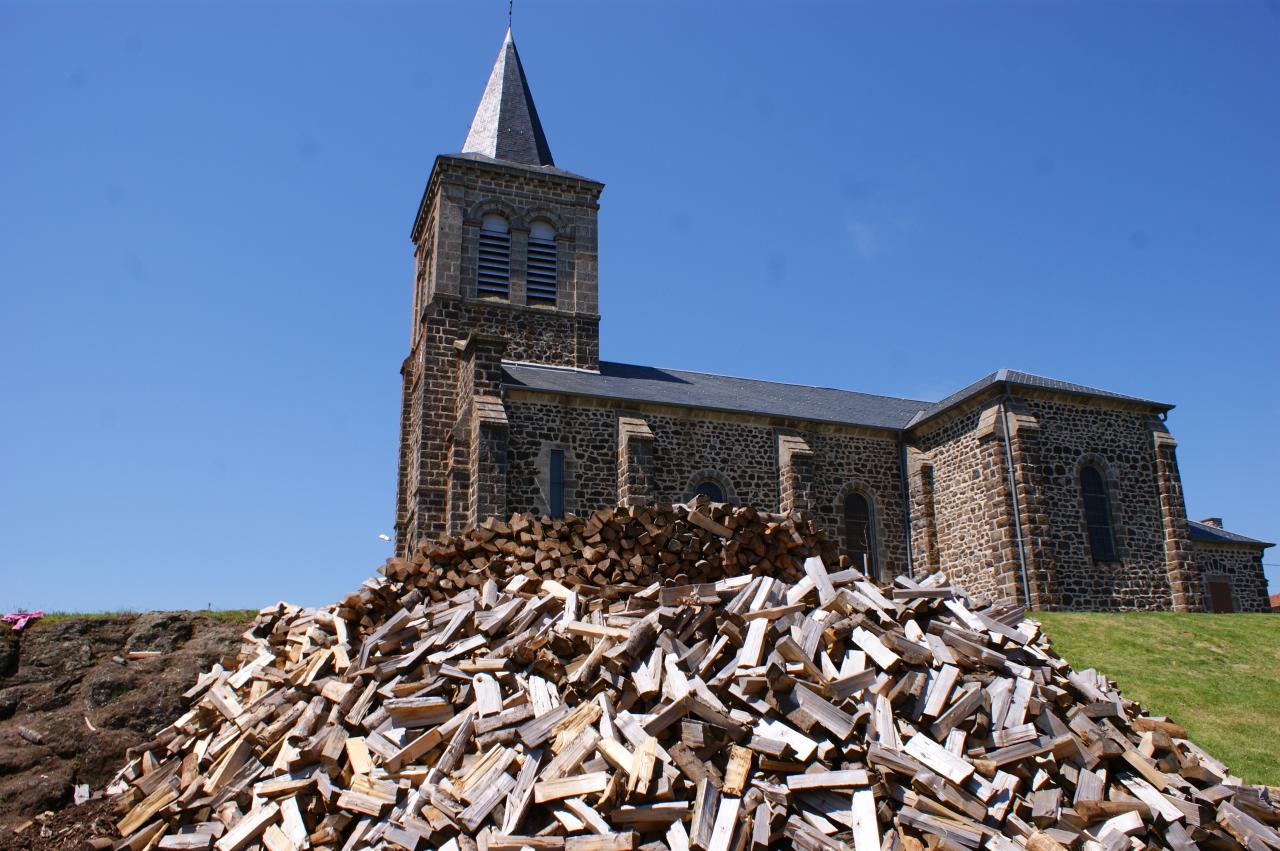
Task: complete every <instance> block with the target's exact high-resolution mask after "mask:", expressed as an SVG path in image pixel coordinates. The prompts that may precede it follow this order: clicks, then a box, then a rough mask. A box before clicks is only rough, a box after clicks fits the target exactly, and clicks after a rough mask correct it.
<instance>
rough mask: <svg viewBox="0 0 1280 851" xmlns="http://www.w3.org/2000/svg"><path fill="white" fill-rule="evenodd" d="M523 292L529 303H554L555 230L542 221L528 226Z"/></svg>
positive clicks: (551, 304)
mask: <svg viewBox="0 0 1280 851" xmlns="http://www.w3.org/2000/svg"><path fill="white" fill-rule="evenodd" d="M525 270H526V277H525V294H526V300H527V301H528V303H529V304H545V305H550V306H551V307H555V305H556V278H557V276H558V268H557V266H556V232H555V228H553V227H551V225H549V224H547V223H546V222H543V221H536V222H534V223H533V225H532V226H530V228H529V256H528V262H527V264H526V267H525Z"/></svg>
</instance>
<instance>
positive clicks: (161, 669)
mask: <svg viewBox="0 0 1280 851" xmlns="http://www.w3.org/2000/svg"><path fill="white" fill-rule="evenodd" d="M247 628H248V623H247V622H245V623H237V622H227V621H225V620H217V619H214V618H210V617H207V616H205V615H202V614H200V613H198V612H146V613H144V614H139V615H120V616H108V617H87V618H70V619H63V620H56V621H49V622H39V621H38V622H36V623H34V624H32V625H31V626H28V627H27V629H26V630H24V631H23V632H22V633H18V634H14V633H11V632H9V631H8V630H7V629H5V630H0V848H5V849H7V848H31V849H36V848H39V849H46V848H77V847H81V845H82V843H83V841H84V840H87V839H89V838H91V837H93V836H102V835H103V833H101V832H99V831H101V830H102V829H103V828H104V827H109V826H110V823H111V821H112V820H113V819H112V818H111V816H112V815H113V814H112V813H111V811H110V808H109V804H108V803H106V802H100V801H95V802H91V803H89V804H86V805H84V806H81V807H72V806H69V805H70V804H71V803H72V797H73V789H74V787H75V786H76V785H79V784H85V785H88V786H89V787H90V789H91V790H93V792H95V793H98V792H101V790H102V789H103V787H104V786H105V785H106V784H107V783H108V782H110V780H111V778H112V776H113V775H114V774H115V772H116V771H117V770H119V768H120V767H121V766H122V765H123V764H124V762H125V759H126V754H125V752H126V751H127V750H128V749H129V748H130V747H133V746H135V745H138V744H141V743H143V742H146V741H150V740H151V739H152V738H154V737H155V734H156V733H157V732H159V731H160V730H161V729H163V728H164V727H165V726H166V725H167V724H169V723H170V722H171V721H172V720H173V719H174V718H176V717H177V716H178V715H180V714H181V713H182V712H183V711H184V709H185V706H184V701H183V699H182V693H183V692H184V691H186V690H187V689H188V688H190V687H191V685H192V683H194V682H195V680H196V677H197V676H198V675H199V674H200V673H201V672H202V671H205V670H207V669H208V668H209V667H210V666H212V665H213V664H214V663H215V662H222V663H223V664H225V665H230V664H231V663H232V662H233V661H234V659H235V655H236V653H237V651H238V649H239V644H240V636H241V634H242V633H243V632H244V631H245V629H247ZM133 651H159V652H160V653H161V655H159V656H155V657H151V658H146V659H140V660H136V661H128V660H127V659H126V657H127V654H128V653H130V652H133ZM46 813H48V814H49V815H44V816H43V817H42V818H37V817H40V816H42V814H46ZM53 813H56V815H55V814H53ZM33 819H36V821H35V822H34V823H31V824H27V823H28V822H32V820H33ZM23 825H27V826H26V827H25V829H23V830H21V832H20V833H15V832H14V829H15V828H20V827H22V826H23Z"/></svg>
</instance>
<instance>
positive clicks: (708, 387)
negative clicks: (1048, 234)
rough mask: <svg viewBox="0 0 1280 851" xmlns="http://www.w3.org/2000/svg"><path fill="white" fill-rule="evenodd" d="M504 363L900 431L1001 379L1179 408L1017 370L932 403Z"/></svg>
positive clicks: (641, 394)
mask: <svg viewBox="0 0 1280 851" xmlns="http://www.w3.org/2000/svg"><path fill="white" fill-rule="evenodd" d="M503 368H504V369H505V370H506V381H507V383H508V384H509V385H510V386H512V387H524V388H526V389H529V390H537V391H542V392H546V393H561V394H565V395H569V396H588V397H593V398H597V399H619V400H623V401H632V402H652V403H656V404H660V405H680V406H686V407H691V408H705V409H710V410H717V411H741V412H745V413H752V414H764V415H766V416H778V417H791V418H793V419H799V420H812V421H816V422H831V423H842V424H845V425H859V426H868V427H871V428H884V429H893V430H898V429H905V428H908V427H910V426H913V425H916V424H917V423H920V422H923V421H924V420H927V419H929V418H930V417H932V416H934V415H935V414H937V413H941V412H942V411H944V410H946V409H947V408H949V407H951V406H952V405H955V404H958V403H960V402H963V401H964V400H966V399H969V398H971V397H972V396H975V395H977V394H978V393H981V392H982V391H983V390H986V389H987V388H988V387H991V386H993V385H995V384H997V383H999V382H1007V383H1009V384H1013V385H1020V386H1025V387H1037V388H1042V389H1048V390H1057V391H1060V392H1064V393H1073V394H1076V395H1081V396H1096V397H1100V398H1107V399H1122V400H1125V401H1131V402H1140V403H1142V404H1146V405H1151V406H1152V407H1155V408H1157V409H1160V410H1168V409H1169V408H1171V407H1173V406H1172V405H1165V404H1163V403H1160V402H1152V401H1149V400H1146V399H1139V398H1138V397H1136V396H1124V395H1121V394H1119V393H1112V392H1110V391H1107V390H1098V389H1096V388H1093V387H1085V386H1084V385H1082V384H1071V383H1068V382H1066V381H1057V380H1055V379H1052V378H1043V377H1041V376H1038V375H1031V374H1030V373H1026V372H1018V371H1016V370H1010V369H1002V370H999V371H998V372H993V373H991V375H988V376H986V377H985V378H982V379H980V380H978V381H975V382H974V383H973V384H970V385H969V386H968V387H966V388H964V389H963V390H961V391H960V392H959V393H953V394H952V395H950V396H948V397H947V398H946V399H943V400H942V401H941V402H925V401H921V400H918V399H900V398H898V397H896V396H876V395H872V394H869V393H856V392H854V391H852V390H837V389H834V388H830V387H809V386H806V385H803V384H782V383H779V382H776V381H756V380H754V379H750V378H731V377H730V376H727V375H715V374H712V373H707V372H688V371H685V370H681V369H658V368H656V367H650V366H635V365H633V364H625V363H613V362H609V361H601V362H600V371H599V372H598V373H597V372H589V371H586V370H577V369H566V368H561V367H549V366H537V365H534V364H523V363H504V364H503Z"/></svg>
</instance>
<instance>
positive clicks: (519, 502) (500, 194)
mask: <svg viewBox="0 0 1280 851" xmlns="http://www.w3.org/2000/svg"><path fill="white" fill-rule="evenodd" d="M603 189H604V185H603V184H602V183H599V182H597V181H595V180H592V179H589V178H587V177H583V176H581V175H578V174H575V173H573V172H571V171H567V170H565V169H563V168H560V167H558V166H557V165H556V164H555V162H554V160H553V159H552V156H551V148H550V146H549V145H548V143H547V137H546V135H545V133H544V132H543V128H542V124H541V122H540V121H539V119H538V112H537V110H536V109H535V108H534V102H533V96H532V94H531V92H530V88H529V82H528V80H527V79H526V77H525V73H524V69H523V67H522V66H521V63H520V56H519V54H518V53H517V52H516V45H515V42H514V40H513V39H512V36H511V33H510V31H508V32H507V35H506V38H505V39H504V41H503V44H502V46H501V48H500V50H499V52H498V57H497V61H496V63H495V64H494V66H493V70H492V72H491V73H490V75H489V80H488V83H487V85H486V86H485V89H484V94H483V96H482V98H481V100H480V105H479V107H478V108H477V109H476V112H475V117H474V118H473V119H472V122H471V127H470V131H469V132H468V134H467V138H466V141H465V142H464V143H463V146H462V150H461V152H459V153H455V154H441V155H440V156H438V157H436V160H435V163H434V165H433V167H432V170H431V174H430V177H429V179H428V182H427V186H426V190H425V192H424V194H423V196H422V202H421V204H420V205H419V208H418V212H417V216H416V218H415V219H414V222H413V229H412V232H411V239H412V242H413V247H414V261H415V264H414V273H413V319H412V331H411V338H410V344H409V354H408V356H407V357H406V358H405V360H404V363H403V365H402V367H401V375H402V378H403V402H402V406H401V413H400V454H399V476H398V486H397V496H396V525H395V529H396V551H397V554H398V555H402V556H403V555H405V554H407V553H411V552H412V551H413V550H414V549H415V548H416V547H417V545H418V544H419V542H422V541H424V540H429V539H431V538H433V537H435V536H438V535H439V534H441V533H454V532H457V531H460V530H461V529H464V528H466V527H468V526H470V525H474V524H475V523H477V522H479V521H480V520H482V519H483V518H485V517H487V516H490V515H499V516H504V517H505V516H509V515H510V514H511V513H513V512H524V513H533V514H536V515H546V516H550V517H557V516H563V515H565V514H584V513H589V512H591V511H594V510H597V509H600V508H604V507H609V506H614V505H624V506H636V505H644V504H647V503H661V502H667V503H670V502H684V501H688V500H690V499H693V498H695V497H697V496H700V495H702V496H705V497H707V498H708V499H710V500H712V501H714V502H731V503H736V504H746V505H752V506H755V507H757V508H759V509H761V510H766V511H775V512H783V513H792V512H806V513H808V514H809V515H810V516H811V517H813V518H814V520H815V521H816V522H817V523H818V524H819V525H820V526H821V527H822V528H824V529H825V531H826V532H827V534H828V535H829V536H831V538H832V539H833V540H834V541H836V542H837V543H838V545H839V547H840V549H841V552H842V553H843V554H844V555H845V556H847V557H848V559H849V561H850V562H851V563H852V564H854V565H856V566H858V567H860V568H862V569H864V570H865V571H866V572H867V573H869V574H871V575H873V576H876V577H878V578H879V579H881V580H882V581H889V580H891V579H892V577H894V576H896V575H899V574H907V575H914V576H923V575H927V574H929V573H931V572H933V571H936V570H939V569H941V570H945V571H946V572H947V574H948V575H949V576H950V577H951V579H952V581H954V582H957V583H959V584H962V585H963V586H964V587H965V588H967V589H968V591H969V592H970V593H971V594H973V595H975V596H977V595H981V596H986V597H988V598H992V599H1011V600H1017V601H1020V602H1023V603H1025V604H1026V605H1028V606H1029V607H1031V608H1035V609H1079V610H1127V609H1165V610H1175V611H1267V610H1268V609H1269V604H1268V597H1267V589H1266V579H1265V576H1264V574H1263V567H1262V554H1263V551H1264V550H1265V549H1266V548H1267V547H1270V546H1272V545H1271V544H1268V543H1265V542H1262V541H1256V540H1253V539H1251V538H1248V537H1245V536H1243V535H1239V534H1236V533H1233V532H1229V531H1227V530H1225V529H1224V528H1223V527H1222V522H1221V520H1218V519H1214V518H1210V519H1207V520H1204V521H1201V522H1196V521H1193V520H1189V519H1188V518H1187V516H1186V508H1185V504H1184V500H1183V494H1182V482H1181V478H1180V476H1179V474H1178V462H1177V453H1176V446H1177V444H1176V441H1175V440H1174V438H1173V435H1171V434H1170V433H1169V430H1168V428H1167V427H1166V424H1165V421H1166V415H1167V414H1168V412H1169V410H1170V409H1171V408H1172V407H1173V406H1172V405H1170V404H1167V403H1164V402H1158V401H1154V400H1151V399H1144V398H1140V397H1137V396H1130V395H1124V394H1120V393H1115V392H1111V391H1108V390H1100V389H1097V388H1094V387H1085V386H1081V385H1079V384H1073V383H1071V382H1068V381H1059V380H1056V379H1052V378H1045V377H1042V376H1037V375H1031V374H1028V373H1024V372H1018V371H1016V370H1011V369H1000V370H998V371H996V372H993V373H991V374H990V375H986V376H984V377H982V378H979V379H978V380H977V381H975V382H973V383H972V384H970V385H969V386H967V387H964V388H961V389H960V390H957V391H956V392H955V393H953V394H951V395H950V396H948V397H946V398H945V399H941V400H937V401H928V400H916V399H899V398H894V397H889V396H876V395H869V394H865V393H858V392H854V391H850V390H837V389H827V388H821V387H807V386H802V385H795V384H781V383H775V382H767V381H752V380H748V379H742V378H729V377H726V376H722V375H712V374H708V373H700V372H686V371H682V370H670V369H655V368H652V367H647V366H639V365H634V364H622V363H611V362H608V361H602V360H600V338H599V323H600V316H599V310H598V298H597V295H598V287H599V280H598V268H599V263H598V257H597V244H598V241H597V233H598V231H597V213H598V210H599V205H600V196H601V193H602V191H603Z"/></svg>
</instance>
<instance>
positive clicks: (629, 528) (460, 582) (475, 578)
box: [384, 497, 836, 600]
mask: <svg viewBox="0 0 1280 851" xmlns="http://www.w3.org/2000/svg"><path fill="white" fill-rule="evenodd" d="M812 555H817V556H821V557H822V558H824V559H826V561H827V562H828V563H831V564H834V563H835V560H836V555H835V550H834V548H833V547H832V546H831V544H830V543H829V542H828V541H827V540H826V538H824V537H823V536H822V535H821V534H819V532H818V531H817V529H816V527H814V525H813V524H812V523H811V522H809V521H806V520H801V519H799V518H792V517H788V516H786V515H782V514H765V513H763V512H759V511H757V510H755V509H754V508H733V507H730V506H727V505H721V504H711V503H708V502H706V501H705V497H703V498H700V500H699V501H698V502H695V503H693V504H692V505H689V506H684V505H675V506H671V505H667V506H663V507H660V508H658V507H653V506H646V507H637V508H630V509H618V510H613V509H606V510H602V511H597V512H595V513H594V514H591V515H589V516H587V517H572V516H571V517H566V518H564V519H561V520H550V519H547V518H543V519H541V520H539V519H538V518H536V517H532V516H528V515H522V514H516V515H513V516H512V517H511V519H510V521H502V520H499V519H497V518H494V517H490V518H488V519H487V520H485V521H484V522H483V523H481V524H480V526H479V527H477V528H475V529H472V530H470V531H468V532H466V533H464V534H462V535H460V536H458V537H456V538H445V539H443V540H441V541H439V542H438V543H435V544H434V545H432V544H427V545H423V546H421V547H419V550H418V552H417V554H416V555H415V557H414V558H413V559H412V560H403V559H391V560H390V561H389V562H388V563H387V567H386V569H385V570H384V573H385V574H386V576H387V578H389V579H392V580H394V581H397V582H406V583H409V584H412V585H415V586H417V587H418V588H422V589H423V591H424V592H425V593H428V594H430V595H431V598H432V599H433V600H443V599H445V597H446V596H448V595H449V594H452V593H455V592H457V591H460V590H462V589H464V588H468V587H475V586H476V585H478V584H479V583H480V582H482V581H483V580H484V579H486V578H494V579H497V580H503V579H509V578H512V577H514V576H517V575H524V576H528V577H530V578H540V579H555V580H557V581H561V582H572V583H589V584H591V585H595V586H597V587H602V588H603V587H610V586H618V585H641V586H644V585H648V584H650V583H653V582H664V583H667V582H674V583H675V584H677V585H688V584H691V583H700V582H709V581H714V580H717V579H722V578H724V577H727V576H739V575H741V574H744V573H758V574H766V575H769V576H773V577H776V578H778V579H784V580H788V581H793V582H794V581H796V580H798V579H799V578H800V577H801V576H803V575H804V567H803V565H804V560H805V559H806V558H807V557H809V556H812Z"/></svg>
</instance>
